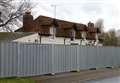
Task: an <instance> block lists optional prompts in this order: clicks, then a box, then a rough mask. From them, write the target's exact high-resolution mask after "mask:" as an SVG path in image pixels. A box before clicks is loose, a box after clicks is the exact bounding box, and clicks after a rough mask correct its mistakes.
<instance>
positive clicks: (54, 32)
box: [50, 27, 56, 39]
mask: <svg viewBox="0 0 120 83" xmlns="http://www.w3.org/2000/svg"><path fill="white" fill-rule="evenodd" d="M50 34H51V37H52V39H54V38H55V35H56V28H55V27H51V28H50Z"/></svg>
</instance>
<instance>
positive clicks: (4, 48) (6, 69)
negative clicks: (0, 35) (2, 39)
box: [0, 43, 17, 77]
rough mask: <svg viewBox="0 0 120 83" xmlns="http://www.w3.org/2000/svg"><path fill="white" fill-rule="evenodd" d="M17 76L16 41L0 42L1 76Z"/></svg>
mask: <svg viewBox="0 0 120 83" xmlns="http://www.w3.org/2000/svg"><path fill="white" fill-rule="evenodd" d="M11 76H17V43H2V44H1V76H0V77H11Z"/></svg>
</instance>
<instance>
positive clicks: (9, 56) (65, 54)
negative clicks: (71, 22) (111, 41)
mask: <svg viewBox="0 0 120 83" xmlns="http://www.w3.org/2000/svg"><path fill="white" fill-rule="evenodd" d="M112 66H117V67H118V66H120V48H119V47H88V46H79V45H43V44H42V45H41V44H37V43H35V44H22V43H0V77H13V76H20V77H24V76H35V75H43V74H48V73H59V72H68V71H74V70H78V69H89V68H102V67H112Z"/></svg>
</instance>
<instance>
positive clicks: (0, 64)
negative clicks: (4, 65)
mask: <svg viewBox="0 0 120 83" xmlns="http://www.w3.org/2000/svg"><path fill="white" fill-rule="evenodd" d="M0 77H1V42H0Z"/></svg>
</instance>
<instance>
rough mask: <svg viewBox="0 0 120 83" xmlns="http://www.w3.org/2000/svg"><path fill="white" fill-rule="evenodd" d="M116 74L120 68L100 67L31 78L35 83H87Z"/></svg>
mask: <svg viewBox="0 0 120 83" xmlns="http://www.w3.org/2000/svg"><path fill="white" fill-rule="evenodd" d="M118 76H120V68H102V69H97V70H81V71H80V72H67V73H58V74H55V75H43V76H35V77H32V78H33V80H35V81H36V83H89V81H91V80H98V79H99V80H100V79H106V78H112V77H118ZM90 83H91V82H90ZM99 83H100V82H99Z"/></svg>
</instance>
